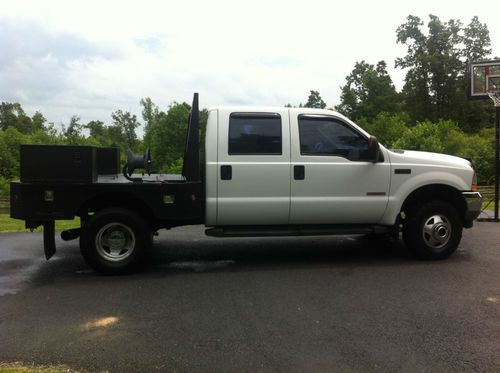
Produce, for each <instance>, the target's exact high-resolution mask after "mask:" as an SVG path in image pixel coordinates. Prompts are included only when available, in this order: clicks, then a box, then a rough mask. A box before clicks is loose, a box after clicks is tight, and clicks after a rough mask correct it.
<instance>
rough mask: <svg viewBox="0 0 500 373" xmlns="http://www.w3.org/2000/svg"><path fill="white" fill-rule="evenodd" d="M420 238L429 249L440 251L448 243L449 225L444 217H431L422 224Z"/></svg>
mask: <svg viewBox="0 0 500 373" xmlns="http://www.w3.org/2000/svg"><path fill="white" fill-rule="evenodd" d="M422 236H423V239H424V242H425V244H426V245H427V246H429V247H430V248H431V249H440V248H442V247H444V246H445V245H446V244H447V243H448V242H449V241H450V237H451V223H450V221H449V220H448V219H447V218H446V216H443V215H432V216H431V217H430V218H428V219H427V220H426V221H425V223H424V226H423V230H422Z"/></svg>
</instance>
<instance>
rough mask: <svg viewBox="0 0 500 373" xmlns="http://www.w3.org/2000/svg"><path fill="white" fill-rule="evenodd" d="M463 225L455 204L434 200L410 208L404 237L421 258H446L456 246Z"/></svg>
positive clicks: (406, 242)
mask: <svg viewBox="0 0 500 373" xmlns="http://www.w3.org/2000/svg"><path fill="white" fill-rule="evenodd" d="M462 226H463V224H462V221H461V219H460V216H459V214H458V212H457V210H456V209H455V207H453V205H451V204H450V203H448V202H441V201H431V202H428V203H426V204H424V205H422V206H421V207H417V208H414V209H411V210H410V211H408V213H407V216H406V219H405V222H404V224H403V239H404V242H405V244H406V246H407V247H408V248H409V249H410V250H411V251H412V252H413V253H414V254H415V255H416V256H417V257H418V258H420V259H445V258H448V257H449V256H450V255H451V254H453V253H454V252H455V250H456V249H457V247H458V245H459V243H460V240H461V238H462V229H463V228H462Z"/></svg>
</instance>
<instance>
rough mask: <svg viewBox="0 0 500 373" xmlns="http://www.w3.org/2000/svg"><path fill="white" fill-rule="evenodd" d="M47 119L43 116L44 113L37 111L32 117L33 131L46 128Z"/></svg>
mask: <svg viewBox="0 0 500 373" xmlns="http://www.w3.org/2000/svg"><path fill="white" fill-rule="evenodd" d="M46 122H47V120H46V119H45V117H44V116H43V114H42V113H41V112H39V111H37V112H36V113H35V114H33V116H32V117H31V125H32V129H33V131H39V130H45V129H46V128H45V123H46Z"/></svg>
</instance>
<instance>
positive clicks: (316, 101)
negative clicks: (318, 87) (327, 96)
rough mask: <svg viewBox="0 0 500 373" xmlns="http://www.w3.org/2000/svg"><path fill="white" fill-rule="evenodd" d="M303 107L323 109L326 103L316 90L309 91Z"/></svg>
mask: <svg viewBox="0 0 500 373" xmlns="http://www.w3.org/2000/svg"><path fill="white" fill-rule="evenodd" d="M301 107H302V104H301ZM304 107H309V108H316V109H324V108H325V107H326V104H325V101H323V99H322V98H321V95H320V94H319V92H318V91H311V94H310V95H309V97H308V98H307V102H306V104H305V105H304Z"/></svg>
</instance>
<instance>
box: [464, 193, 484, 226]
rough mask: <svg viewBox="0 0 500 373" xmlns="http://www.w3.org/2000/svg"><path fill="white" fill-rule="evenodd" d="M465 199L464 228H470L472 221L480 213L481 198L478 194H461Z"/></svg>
mask: <svg viewBox="0 0 500 373" xmlns="http://www.w3.org/2000/svg"><path fill="white" fill-rule="evenodd" d="M462 195H463V196H464V199H465V216H464V227H465V228H470V227H472V224H473V221H474V219H476V218H477V217H478V216H479V214H480V213H481V209H482V206H483V197H482V196H481V193H479V192H462Z"/></svg>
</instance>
